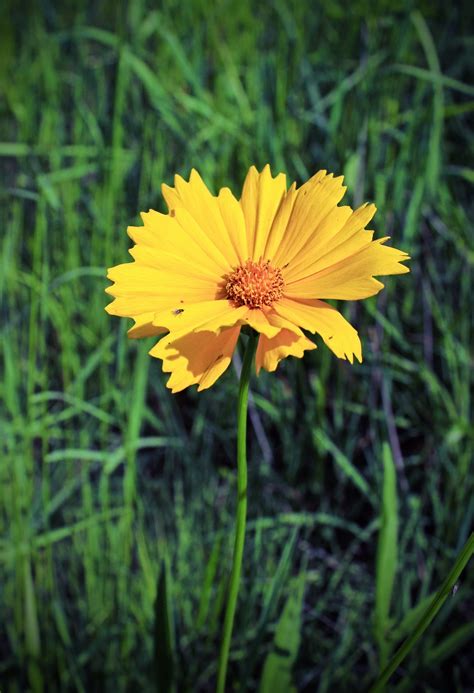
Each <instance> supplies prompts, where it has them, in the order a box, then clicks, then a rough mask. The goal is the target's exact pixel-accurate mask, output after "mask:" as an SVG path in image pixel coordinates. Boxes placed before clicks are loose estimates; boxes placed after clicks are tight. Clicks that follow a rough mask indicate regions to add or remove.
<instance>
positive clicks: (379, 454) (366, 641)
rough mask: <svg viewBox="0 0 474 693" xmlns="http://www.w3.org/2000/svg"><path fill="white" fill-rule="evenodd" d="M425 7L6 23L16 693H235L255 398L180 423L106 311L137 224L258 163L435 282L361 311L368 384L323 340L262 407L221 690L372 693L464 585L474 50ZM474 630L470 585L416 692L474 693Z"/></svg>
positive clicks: (6, 567) (4, 235) (441, 12)
mask: <svg viewBox="0 0 474 693" xmlns="http://www.w3.org/2000/svg"><path fill="white" fill-rule="evenodd" d="M408 5H409V6H408ZM408 5H407V6H406V5H405V4H404V3H399V4H398V5H397V6H395V5H394V4H392V3H383V2H382V3H380V4H379V5H378V7H377V8H375V9H374V8H373V7H371V8H370V11H369V7H368V5H366V3H364V2H359V3H352V4H351V6H350V9H348V8H347V5H346V4H345V3H342V2H339V1H338V0H335V1H334V2H333V1H332V0H331V2H329V1H328V2H325V3H322V4H318V3H315V4H311V5H310V4H309V3H306V2H296V1H295V2H288V0H286V1H285V2H283V0H282V1H280V0H274V1H273V2H272V3H261V4H257V5H255V4H254V3H250V2H241V3H232V2H224V1H223V0H221V1H219V2H216V3H214V4H213V6H212V7H210V5H209V3H205V2H203V1H199V0H193V1H192V2H189V3H178V2H175V1H174V0H172V1H171V0H165V1H164V2H162V3H158V4H156V3H152V2H145V0H134V2H133V3H128V4H126V3H117V4H114V3H97V4H87V3H73V2H71V3H66V4H65V6H64V7H60V5H58V4H56V3H50V2H48V1H47V0H41V1H40V2H38V3H26V6H25V7H20V6H15V7H13V4H12V6H11V7H9V6H8V3H7V4H6V5H4V6H3V9H2V10H0V12H3V16H1V23H0V26H1V29H0V31H1V36H0V133H1V134H0V140H1V141H0V171H1V178H0V186H1V187H0V196H1V206H0V228H1V234H0V242H1V253H0V263H1V267H0V295H1V316H2V321H1V326H0V351H1V355H2V378H1V381H0V402H1V404H0V407H1V410H0V411H1V430H2V436H1V441H2V460H1V463H0V585H1V591H0V624H1V626H0V687H1V690H2V691H3V692H6V691H23V690H34V691H42V690H44V691H56V690H57V691H66V690H74V691H76V690H77V691H87V692H89V691H96V690H97V691H122V690H123V691H125V690H155V689H156V684H155V683H154V681H155V680H156V678H157V676H158V677H159V676H160V675H163V652H169V651H173V653H174V663H173V664H174V666H172V667H170V671H171V674H169V676H171V677H174V680H175V684H176V686H177V690H179V691H188V690H189V691H207V690H212V689H213V682H214V679H215V674H216V661H217V651H218V645H219V638H220V632H221V623H222V616H223V603H224V598H225V589H226V581H227V578H228V573H229V569H230V560H231V551H232V528H233V513H234V502H235V498H234V496H235V494H234V490H235V407H236V396H237V387H238V382H237V378H236V375H235V372H234V370H233V369H232V368H231V369H229V372H228V373H227V374H226V375H225V376H223V378H222V379H220V380H219V381H218V383H217V384H216V386H215V387H213V388H212V389H211V390H209V391H206V392H204V393H202V394H199V395H197V394H196V393H195V392H194V391H186V392H185V393H184V394H179V395H171V394H170V393H169V392H167V391H166V389H165V382H166V378H165V377H164V375H163V374H162V373H161V368H160V363H159V362H158V361H156V360H154V359H150V358H149V357H148V356H147V350H148V349H149V348H150V346H151V345H152V343H153V342H152V341H150V340H145V341H142V342H140V343H136V342H130V341H128V340H127V339H126V334H125V333H126V329H127V325H126V323H127V321H126V320H118V319H114V318H111V317H110V316H108V315H107V314H106V313H105V312H104V306H105V305H106V303H107V302H108V300H109V299H108V297H107V296H106V294H104V288H105V286H106V285H107V281H106V280H105V268H106V267H110V266H112V265H114V264H117V263H119V262H124V261H126V258H127V249H128V247H129V246H130V241H129V239H128V237H127V235H126V233H125V229H126V226H127V225H129V224H136V223H139V221H138V220H139V216H138V213H139V211H140V210H148V208H150V207H152V208H155V209H159V210H163V209H164V206H163V201H162V199H161V195H160V184H161V182H166V183H168V184H170V183H172V177H173V174H174V173H175V172H176V173H180V174H182V175H184V176H185V177H187V176H188V174H189V172H190V169H191V168H192V167H196V168H198V169H199V171H200V173H201V174H202V176H203V177H204V179H205V180H206V182H207V183H208V184H209V186H210V187H211V188H212V189H214V191H217V189H218V188H219V187H221V186H223V185H229V186H230V187H231V188H233V190H234V191H235V192H236V193H237V192H238V191H239V189H240V186H241V183H242V180H243V177H244V175H245V173H246V171H247V169H248V167H249V166H250V165H251V164H252V163H255V164H256V165H257V166H260V167H261V166H263V165H264V164H265V163H267V162H269V163H270V164H271V166H272V169H273V171H274V172H277V171H279V170H284V171H286V172H287V173H288V177H289V179H290V180H293V179H296V180H298V182H302V181H304V180H305V179H306V178H307V177H309V176H310V175H311V174H312V173H313V172H314V171H316V170H318V169H319V168H326V169H328V170H330V171H334V173H344V174H345V176H346V184H347V185H348V192H347V195H346V198H345V199H347V201H348V202H349V203H351V204H354V205H359V204H360V203H362V202H363V201H364V200H373V201H374V202H375V203H376V205H377V207H378V210H379V211H378V213H377V215H376V217H375V221H374V227H375V229H376V231H377V234H378V235H379V236H384V235H391V236H392V237H393V240H394V245H396V246H397V247H399V248H402V249H404V250H406V251H407V252H409V253H410V254H411V256H412V258H413V259H412V261H411V263H410V264H411V274H409V275H406V276H404V277H403V278H399V277H394V278H387V280H386V281H385V282H384V283H385V284H386V288H385V290H384V291H383V292H382V293H381V294H380V295H379V296H377V297H375V298H373V299H369V300H367V301H364V302H361V303H358V304H356V303H353V304H351V305H349V306H348V312H347V314H348V316H350V318H351V320H352V322H353V324H355V325H356V327H357V329H358V331H359V334H360V336H361V339H362V342H363V349H364V362H363V364H362V365H354V366H350V365H349V364H347V363H346V362H342V361H338V360H337V359H336V358H335V357H334V356H333V355H332V354H331V353H330V352H329V351H328V350H327V349H326V348H325V347H324V345H323V344H322V342H321V341H320V340H319V341H318V340H317V342H318V347H320V348H318V349H317V350H316V351H315V352H310V353H309V354H307V355H306V356H305V358H304V360H303V361H298V360H295V359H288V360H287V361H285V362H284V363H282V364H281V365H280V367H279V369H278V371H277V372H276V374H266V373H263V372H262V374H261V375H260V377H259V378H258V380H257V379H254V380H253V383H252V389H253V409H252V412H251V420H250V424H249V431H250V438H249V440H250V450H249V534H248V540H247V545H246V552H245V559H244V576H243V584H242V589H241V593H240V599H239V606H238V609H237V614H236V624H235V631H234V638H233V644H232V651H231V659H230V665H229V682H230V683H229V685H234V687H237V684H238V685H239V686H240V687H239V688H238V690H240V691H252V690H258V689H259V685H260V690H261V691H265V690H268V688H267V689H266V688H265V686H266V685H267V686H268V685H270V684H269V683H268V682H271V681H272V667H276V666H280V665H283V666H286V664H288V662H289V666H290V669H291V672H290V674H289V678H285V679H281V678H280V679H278V680H279V681H280V682H281V681H283V680H284V681H290V680H291V681H293V685H294V686H295V687H296V688H297V690H301V691H318V692H319V693H324V692H325V691H328V692H329V691H344V690H351V689H352V690H361V691H364V690H367V689H368V688H369V686H370V684H371V683H372V682H373V680H374V679H375V678H376V676H377V674H378V673H379V672H380V671H381V669H382V668H383V666H384V665H385V663H386V661H387V658H389V657H390V655H391V654H392V653H393V651H394V650H395V648H396V646H397V645H399V644H400V642H401V641H402V640H403V639H404V638H405V637H406V636H407V635H409V634H410V633H411V632H412V630H413V628H414V625H415V623H416V622H417V620H418V619H419V618H420V616H421V615H422V611H423V608H424V607H426V605H427V604H428V603H429V597H430V595H432V593H433V592H434V591H435V590H436V589H437V588H438V587H439V585H440V584H441V583H442V581H443V580H444V578H445V577H446V576H447V575H448V573H449V571H450V569H451V566H452V563H453V561H454V559H455V556H456V555H457V553H458V552H459V550H460V549H461V547H462V546H463V544H464V543H465V541H466V539H467V537H468V534H469V531H470V527H471V526H472V523H473V515H474V501H473V498H474V495H473V490H474V483H473V472H472V459H473V456H474V455H473V453H474V437H473V433H472V431H473V429H472V401H471V397H472V395H471V393H472V365H473V364H472V344H473V317H472V316H473V312H472V306H471V303H472V293H473V288H474V287H473V272H472V266H473V262H474V247H473V239H472V222H471V220H472V218H473V213H474V209H473V203H472V181H473V179H474V171H473V169H472V157H470V155H469V151H470V148H471V151H472V144H473V133H472V112H473V110H474V87H473V86H472V61H471V60H470V52H471V51H472V45H473V33H472V26H469V23H468V22H467V21H466V19H465V17H466V13H465V11H464V10H463V5H462V3H461V4H459V5H457V7H456V8H447V7H445V6H444V5H442V4H441V3H434V4H432V3H420V4H419V5H416V3H414V2H413V3H409V4H408ZM466 7H467V6H466ZM384 470H385V475H384ZM387 523H388V524H387ZM380 527H382V528H383V530H382V531H381V532H380V541H379V528H380ZM382 542H383V543H382ZM159 578H160V580H159ZM377 580H378V582H377ZM392 581H393V591H392V589H391V588H390V585H391V584H392ZM158 584H159V585H160V589H158V596H157V585H158ZM420 604H421V606H420ZM473 605H474V583H473V579H472V568H471V572H469V568H468V569H467V570H466V571H465V573H464V574H463V576H462V578H461V581H460V583H459V584H458V589H457V590H456V591H455V592H454V593H453V595H452V597H450V598H449V599H448V600H447V602H446V603H445V605H444V606H443V608H442V610H441V612H440V613H439V615H438V617H437V618H436V620H435V621H434V622H433V624H432V625H431V626H430V628H429V629H428V631H427V632H426V634H425V636H424V637H423V638H422V640H421V641H420V642H419V643H418V644H417V646H416V648H415V649H414V650H413V651H412V652H411V653H410V655H409V657H408V658H407V659H406V660H405V661H404V662H403V665H402V668H401V669H400V670H399V671H398V672H397V674H396V675H395V676H394V678H393V679H392V686H393V690H396V691H411V690H416V691H427V692H432V691H446V690H450V691H451V690H452V691H465V690H470V687H472V681H473V680H474V664H473V661H472V656H471V651H472V641H473V636H474V628H473V625H472V609H473ZM155 614H158V618H157V619H156V628H155ZM288 614H290V616H288ZM160 623H161V624H162V626H161V627H160V628H158V625H159V624H160ZM289 631H291V632H289ZM156 632H158V636H157V637H154V633H156ZM164 632H166V633H167V637H166V639H165V640H164V641H163V642H161V641H160V638H161V637H163V635H162V634H163V633H164ZM285 637H286V638H287V639H288V653H289V654H288V655H287V659H286V660H285V663H282V661H280V660H282V658H284V656H285V655H284V652H283V654H282V646H281V639H282V638H285ZM283 649H284V648H283ZM267 657H268V658H267ZM266 658H267V659H266ZM272 658H273V659H272ZM275 658H276V660H279V661H277V662H276V664H275ZM272 661H273V664H272V663H271V662H272ZM160 662H161V670H160V671H161V674H160V672H158V674H157V673H156V670H157V668H159V667H160ZM165 674H166V676H168V673H167V672H165ZM164 680H165V679H163V678H162V679H161V681H164ZM260 682H261V683H260ZM265 682H267V683H265ZM285 685H286V684H285ZM230 690H232V689H231V688H230Z"/></svg>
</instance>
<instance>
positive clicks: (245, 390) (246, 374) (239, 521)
mask: <svg viewBox="0 0 474 693" xmlns="http://www.w3.org/2000/svg"><path fill="white" fill-rule="evenodd" d="M257 343H258V334H257V333H256V332H253V331H252V334H251V335H250V336H249V337H248V341H247V347H246V349H245V356H244V360H243V364H242V372H241V374H240V387H239V398H238V404H237V511H236V518H235V540H234V554H233V558H232V572H231V575H230V583H229V594H228V598H227V605H226V612H225V618H224V629H223V635H222V642H221V650H220V654H219V665H218V671H217V693H224V690H225V680H226V675H227V663H228V661H229V651H230V642H231V638H232V628H233V625H234V616H235V609H236V606H237V598H238V594H239V584H240V575H241V572H242V557H243V553H244V544H245V527H246V522H247V405H248V396H249V382H250V375H251V370H252V363H253V359H254V356H255V351H256V348H257Z"/></svg>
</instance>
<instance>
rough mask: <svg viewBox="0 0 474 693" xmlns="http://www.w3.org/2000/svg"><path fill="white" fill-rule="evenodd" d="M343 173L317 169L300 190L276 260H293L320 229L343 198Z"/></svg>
mask: <svg viewBox="0 0 474 693" xmlns="http://www.w3.org/2000/svg"><path fill="white" fill-rule="evenodd" d="M342 181H343V177H342V176H340V177H339V178H334V177H333V175H332V173H330V174H329V175H326V172H325V171H318V173H316V174H315V175H314V176H313V177H312V178H310V179H309V181H307V183H305V184H304V185H303V186H302V187H301V188H300V189H299V190H298V191H297V197H296V200H295V204H294V206H293V211H292V213H291V218H290V221H289V223H288V228H287V232H286V234H285V236H284V237H283V239H282V242H281V244H280V247H279V249H278V251H277V252H276V254H275V263H276V264H277V265H278V266H279V267H282V266H283V265H285V264H286V263H288V262H289V263H290V265H291V263H292V262H293V260H294V259H295V257H297V256H298V254H299V253H300V251H301V250H302V249H304V248H306V247H307V245H308V243H309V242H310V241H311V239H312V238H313V237H315V236H316V235H317V233H318V228H319V226H320V225H321V224H322V223H323V222H324V219H325V218H326V216H327V215H328V214H330V213H331V212H332V211H333V210H334V209H335V207H336V205H337V204H338V202H340V200H341V199H342V197H343V196H344V193H345V191H346V188H345V187H344V186H343V185H342Z"/></svg>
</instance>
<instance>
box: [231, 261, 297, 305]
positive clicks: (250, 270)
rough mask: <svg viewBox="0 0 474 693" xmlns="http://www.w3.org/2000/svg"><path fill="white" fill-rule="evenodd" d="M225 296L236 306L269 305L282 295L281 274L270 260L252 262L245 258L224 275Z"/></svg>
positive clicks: (283, 284)
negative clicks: (242, 262) (229, 272)
mask: <svg viewBox="0 0 474 693" xmlns="http://www.w3.org/2000/svg"><path fill="white" fill-rule="evenodd" d="M226 280H227V281H226V285H225V291H226V295H227V298H228V299H230V300H231V301H234V302H235V303H236V304H237V306H248V307H249V308H263V306H271V305H272V303H273V302H274V301H277V300H278V299H279V298H281V296H282V295H283V287H284V286H285V282H284V281H283V275H282V273H281V270H280V269H278V267H272V266H271V264H270V260H267V261H266V262H263V261H262V260H260V261H259V262H254V261H253V260H247V261H246V262H245V263H244V264H243V265H241V266H240V267H237V268H236V269H235V270H234V271H233V272H232V273H231V274H229V275H227V277H226Z"/></svg>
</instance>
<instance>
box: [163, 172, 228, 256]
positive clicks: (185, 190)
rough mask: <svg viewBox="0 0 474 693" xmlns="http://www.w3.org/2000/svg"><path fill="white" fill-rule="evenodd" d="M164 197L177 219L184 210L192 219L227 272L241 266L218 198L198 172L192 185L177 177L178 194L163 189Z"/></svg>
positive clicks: (194, 175)
mask: <svg viewBox="0 0 474 693" xmlns="http://www.w3.org/2000/svg"><path fill="white" fill-rule="evenodd" d="M163 194H164V195H165V198H166V201H167V202H168V205H169V206H170V210H171V209H172V210H173V211H174V214H175V216H176V218H178V217H179V212H180V210H182V209H185V210H186V212H187V213H188V214H189V215H191V217H192V218H193V219H194V222H195V224H196V225H197V226H199V227H200V229H201V235H202V234H204V235H205V236H206V238H207V245H208V246H210V245H212V246H213V248H214V249H216V250H217V251H218V253H219V255H220V256H221V257H223V258H224V261H225V266H226V267H227V268H230V267H235V265H237V264H239V256H238V255H237V251H236V245H235V243H234V238H233V236H232V234H231V232H230V229H229V228H227V226H226V224H225V222H224V219H223V218H222V214H221V209H220V205H219V201H218V198H217V197H215V196H214V195H212V194H211V192H210V191H209V189H208V188H207V186H206V184H205V183H204V181H203V180H202V178H201V176H200V175H199V173H198V172H197V171H196V170H195V169H192V171H191V175H190V178H189V182H188V181H185V180H184V178H181V176H175V190H174V191H173V189H172V188H166V187H164V188H163ZM194 229H195V227H194Z"/></svg>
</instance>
